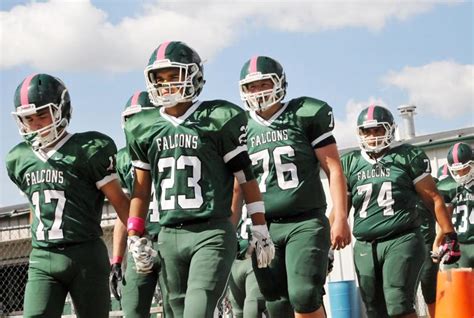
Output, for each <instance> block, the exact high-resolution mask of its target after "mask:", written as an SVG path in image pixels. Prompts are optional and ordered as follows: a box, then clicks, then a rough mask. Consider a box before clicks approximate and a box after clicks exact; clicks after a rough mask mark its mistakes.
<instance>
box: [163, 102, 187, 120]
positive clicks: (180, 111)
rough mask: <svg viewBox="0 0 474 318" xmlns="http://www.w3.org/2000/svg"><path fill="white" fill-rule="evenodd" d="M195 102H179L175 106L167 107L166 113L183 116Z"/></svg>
mask: <svg viewBox="0 0 474 318" xmlns="http://www.w3.org/2000/svg"><path fill="white" fill-rule="evenodd" d="M192 104H193V102H185V103H179V104H177V105H175V106H173V107H168V108H165V113H167V114H168V115H170V116H173V117H181V116H183V115H184V113H185V112H187V111H188V109H189V108H190V107H191V105H192Z"/></svg>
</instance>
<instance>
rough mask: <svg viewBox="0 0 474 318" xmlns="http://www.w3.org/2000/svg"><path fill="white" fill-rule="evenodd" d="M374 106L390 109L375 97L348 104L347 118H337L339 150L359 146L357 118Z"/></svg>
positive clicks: (352, 101) (336, 134) (335, 131)
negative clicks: (370, 106)
mask: <svg viewBox="0 0 474 318" xmlns="http://www.w3.org/2000/svg"><path fill="white" fill-rule="evenodd" d="M372 104H375V105H380V106H384V107H387V108H389V107H388V106H387V103H386V102H384V101H383V100H382V99H381V98H377V97H373V96H371V97H369V99H368V100H367V101H355V100H353V99H351V100H349V101H348V102H347V104H346V117H345V118H344V119H342V120H339V119H337V118H336V126H335V129H334V135H335V137H336V141H337V145H338V147H339V148H348V147H355V146H357V145H358V144H357V135H356V131H357V130H356V127H357V117H358V116H359V114H360V112H361V111H362V110H363V109H364V108H366V107H368V106H369V105H372ZM390 111H391V112H392V114H393V115H394V116H395V113H394V111H393V110H391V109H390Z"/></svg>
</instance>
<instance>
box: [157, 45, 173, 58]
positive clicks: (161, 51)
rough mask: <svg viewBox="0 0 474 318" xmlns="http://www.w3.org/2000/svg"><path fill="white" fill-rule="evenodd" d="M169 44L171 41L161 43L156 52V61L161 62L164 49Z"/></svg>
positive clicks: (163, 56)
mask: <svg viewBox="0 0 474 318" xmlns="http://www.w3.org/2000/svg"><path fill="white" fill-rule="evenodd" d="M170 43H171V41H168V42H163V43H161V45H160V47H159V48H158V50H157V51H156V59H157V60H163V59H164V58H165V54H166V48H167V47H168V45H169V44H170Z"/></svg>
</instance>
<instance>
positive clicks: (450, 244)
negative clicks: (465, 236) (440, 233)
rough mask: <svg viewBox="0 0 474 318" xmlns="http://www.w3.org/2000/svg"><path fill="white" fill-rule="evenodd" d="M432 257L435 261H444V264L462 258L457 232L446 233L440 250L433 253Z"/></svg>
mask: <svg viewBox="0 0 474 318" xmlns="http://www.w3.org/2000/svg"><path fill="white" fill-rule="evenodd" d="M431 258H433V261H434V262H436V263H438V262H442V263H443V264H453V263H456V262H457V261H458V260H459V259H460V258H461V251H460V250H459V242H458V235H457V234H456V232H451V233H447V234H445V236H444V243H443V244H442V245H441V246H440V247H439V249H438V252H432V253H431Z"/></svg>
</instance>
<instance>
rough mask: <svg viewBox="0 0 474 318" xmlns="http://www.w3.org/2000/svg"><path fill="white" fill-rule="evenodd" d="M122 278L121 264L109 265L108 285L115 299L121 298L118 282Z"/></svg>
mask: <svg viewBox="0 0 474 318" xmlns="http://www.w3.org/2000/svg"><path fill="white" fill-rule="evenodd" d="M121 280H122V264H120V263H114V264H112V265H111V267H110V276H109V286H110V291H111V292H112V295H114V297H115V299H117V300H118V301H120V299H121V298H122V291H121V289H120V286H119V282H120V281H121Z"/></svg>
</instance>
